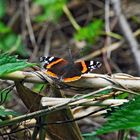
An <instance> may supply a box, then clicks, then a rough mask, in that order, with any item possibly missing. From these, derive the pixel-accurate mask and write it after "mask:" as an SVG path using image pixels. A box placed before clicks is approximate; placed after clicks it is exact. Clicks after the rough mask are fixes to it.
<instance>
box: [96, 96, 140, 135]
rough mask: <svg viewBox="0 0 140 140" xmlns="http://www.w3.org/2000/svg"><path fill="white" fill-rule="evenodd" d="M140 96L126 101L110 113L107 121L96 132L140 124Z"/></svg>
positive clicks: (100, 132)
mask: <svg viewBox="0 0 140 140" xmlns="http://www.w3.org/2000/svg"><path fill="white" fill-rule="evenodd" d="M139 116H140V96H138V97H137V98H135V99H134V100H132V101H130V102H129V103H126V104H125V105H124V106H123V107H122V108H120V109H119V110H117V111H116V112H114V113H112V116H111V117H110V118H109V119H108V122H107V123H106V124H105V125H104V126H103V127H102V128H100V129H99V130H97V132H96V133H97V134H103V133H108V132H112V131H117V130H121V129H129V128H133V127H137V126H140V117H139Z"/></svg>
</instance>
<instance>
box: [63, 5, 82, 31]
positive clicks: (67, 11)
mask: <svg viewBox="0 0 140 140" xmlns="http://www.w3.org/2000/svg"><path fill="white" fill-rule="evenodd" d="M63 11H64V12H65V14H66V15H67V17H68V19H69V20H70V22H71V24H72V25H73V27H74V28H75V29H76V30H79V29H80V28H81V27H80V26H79V25H78V23H77V22H76V21H75V19H74V18H73V16H72V14H71V12H70V11H69V9H68V7H67V6H66V5H64V6H63Z"/></svg>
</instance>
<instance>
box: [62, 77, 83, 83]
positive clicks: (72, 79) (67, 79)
mask: <svg viewBox="0 0 140 140" xmlns="http://www.w3.org/2000/svg"><path fill="white" fill-rule="evenodd" d="M80 78H81V76H75V77H72V78H64V79H63V80H64V82H72V81H76V80H79V79H80Z"/></svg>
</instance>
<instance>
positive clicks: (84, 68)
mask: <svg viewBox="0 0 140 140" xmlns="http://www.w3.org/2000/svg"><path fill="white" fill-rule="evenodd" d="M81 64H82V67H83V69H82V73H85V72H86V71H87V70H88V69H87V65H86V63H85V62H84V61H81Z"/></svg>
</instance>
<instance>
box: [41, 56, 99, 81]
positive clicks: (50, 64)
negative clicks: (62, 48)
mask: <svg viewBox="0 0 140 140" xmlns="http://www.w3.org/2000/svg"><path fill="white" fill-rule="evenodd" d="M40 62H42V63H43V68H44V72H45V74H47V75H48V76H49V77H51V78H56V79H59V80H60V81H62V82H72V81H76V80H79V79H80V78H81V75H82V74H84V73H88V72H91V71H93V70H94V69H96V68H99V67H100V66H101V63H100V62H98V61H93V60H92V61H79V62H69V61H67V60H65V59H63V58H59V57H54V56H47V57H45V56H42V57H40Z"/></svg>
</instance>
